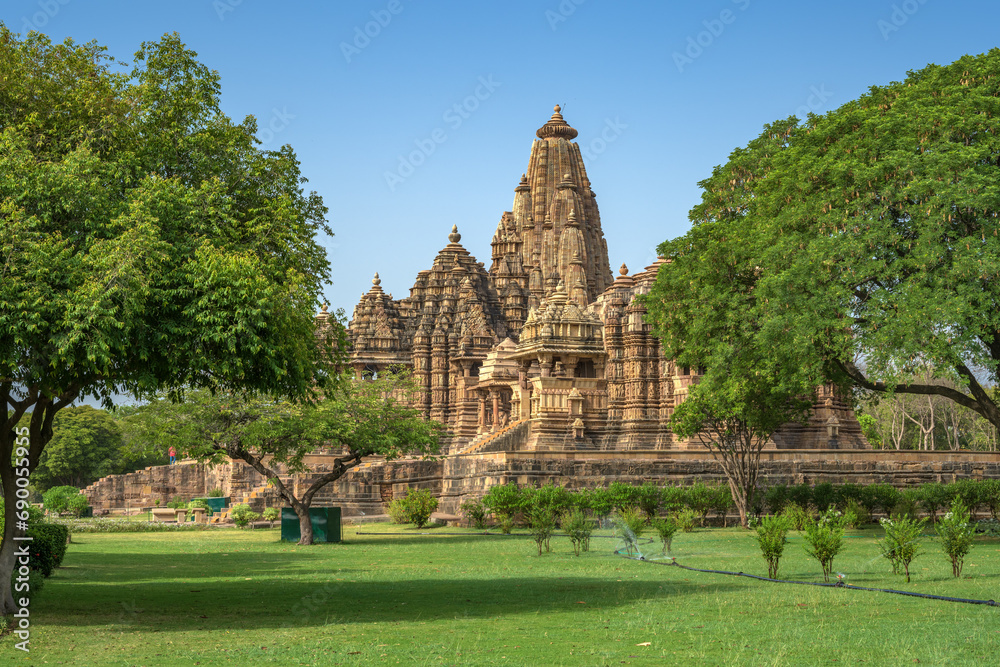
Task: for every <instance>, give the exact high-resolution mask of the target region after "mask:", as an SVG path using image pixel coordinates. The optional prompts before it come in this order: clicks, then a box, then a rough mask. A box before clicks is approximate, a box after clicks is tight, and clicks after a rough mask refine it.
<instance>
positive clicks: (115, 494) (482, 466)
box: [85, 449, 1000, 517]
mask: <svg viewBox="0 0 1000 667" xmlns="http://www.w3.org/2000/svg"><path fill="white" fill-rule="evenodd" d="M308 462H309V464H310V465H312V466H313V467H314V468H320V467H323V466H324V464H325V463H327V462H332V456H329V455H313V456H311V457H309V460H308ZM317 474H319V473H317ZM998 477H1000V453H998V452H968V451H957V452H956V451H896V450H840V449H829V450H827V449H805V450H795V449H770V450H764V451H763V452H762V453H761V481H762V484H764V485H770V484H801V483H808V484H816V483H820V482H831V483H834V484H843V483H854V484H872V483H876V482H884V483H889V484H892V485H894V486H897V487H901V488H905V487H908V486H914V485H919V484H923V483H924V482H953V481H956V480H959V479H984V478H998ZM285 480H286V481H291V482H292V483H293V484H295V485H296V486H305V485H306V484H308V482H309V480H310V475H291V476H287V477H285ZM615 481H622V482H626V483H632V484H641V483H644V482H654V483H658V484H691V483H693V482H695V481H703V482H708V483H712V482H719V483H724V482H725V475H724V474H723V472H722V469H721V467H720V466H719V464H718V463H717V462H716V461H715V460H714V459H713V458H712V456H711V454H710V453H709V452H707V451H698V450H649V449H647V450H642V449H636V450H629V451H627V452H622V451H596V450H592V451H581V450H578V449H569V450H558V449H550V450H544V451H495V452H481V451H477V452H471V453H467V454H453V455H448V456H445V457H442V458H440V459H438V460H422V459H403V460H398V461H392V462H388V463H387V462H384V461H380V460H377V459H375V460H369V461H365V462H364V463H362V464H361V465H360V466H358V467H357V468H354V469H352V470H351V471H350V472H349V473H348V474H347V475H345V476H344V477H343V478H341V479H340V480H339V481H337V482H336V483H334V484H330V485H328V486H327V487H326V488H325V489H324V490H323V491H322V492H321V493H320V495H319V496H318V497H317V499H316V501H315V502H316V504H317V505H336V506H339V507H342V508H343V516H345V517H363V516H371V515H380V514H383V513H384V509H383V507H384V503H385V502H388V501H389V500H391V499H393V498H398V497H401V496H403V495H405V494H406V491H407V490H408V489H410V488H423V489H427V490H429V491H430V492H431V493H433V494H434V495H435V496H437V497H438V498H439V499H440V503H441V504H440V506H439V511H440V512H442V513H444V514H452V515H455V514H460V506H461V504H462V502H463V501H465V500H467V499H471V498H479V497H482V495H484V494H485V493H486V491H487V490H488V489H489V488H490V487H491V486H493V485H495V484H506V483H508V482H516V483H517V484H520V485H530V486H540V485H542V484H546V483H554V484H558V485H560V486H567V487H569V488H574V489H577V488H593V487H600V486H606V485H608V484H610V483H611V482H615ZM214 488H221V489H222V490H223V492H224V493H225V494H226V495H228V496H230V497H232V502H233V503H234V504H235V503H239V502H247V503H249V504H250V505H251V506H252V507H253V508H254V509H255V510H257V511H260V510H262V509H263V508H264V507H280V506H282V505H284V502H283V501H282V500H281V498H279V497H278V496H277V494H276V493H274V490H273V488H272V487H269V486H268V485H267V483H266V480H265V479H264V478H263V477H261V476H260V475H259V473H257V472H256V471H255V470H253V469H252V468H250V467H249V466H247V465H245V464H244V463H242V462H239V461H235V462H231V463H226V464H223V465H219V466H215V467H214V468H210V467H208V466H206V465H203V464H198V463H193V462H188V463H183V462H182V463H179V464H177V465H172V466H153V467H150V468H146V469H145V470H140V471H137V472H134V473H128V474H125V475H112V476H110V477H106V478H104V479H102V480H100V481H98V482H95V483H94V484H92V485H91V486H90V487H88V488H87V489H86V490H85V493H86V495H87V497H88V499H89V501H90V503H91V504H92V505H93V506H94V508H95V509H99V510H100V509H117V508H123V507H126V506H131V507H137V506H149V505H152V504H153V503H154V501H155V500H160V501H161V504H162V503H163V502H164V501H166V500H169V499H171V498H173V497H174V496H182V497H184V498H191V497H196V496H204V495H206V494H207V493H208V492H209V491H210V490H211V489H214Z"/></svg>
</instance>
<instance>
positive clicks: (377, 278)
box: [372, 271, 382, 287]
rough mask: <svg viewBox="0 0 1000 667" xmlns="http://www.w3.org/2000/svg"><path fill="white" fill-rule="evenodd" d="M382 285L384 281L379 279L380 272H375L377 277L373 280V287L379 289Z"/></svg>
mask: <svg viewBox="0 0 1000 667" xmlns="http://www.w3.org/2000/svg"><path fill="white" fill-rule="evenodd" d="M381 284H382V279H381V278H379V277H378V271H376V272H375V277H374V278H372V285H374V286H375V287H378V286H379V285H381Z"/></svg>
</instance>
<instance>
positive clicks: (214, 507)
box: [198, 496, 229, 514]
mask: <svg viewBox="0 0 1000 667" xmlns="http://www.w3.org/2000/svg"><path fill="white" fill-rule="evenodd" d="M198 500H204V501H205V502H206V503H208V511H209V512H212V513H213V514H216V513H218V512H221V511H222V510H223V509H225V508H226V507H228V506H229V497H228V496H227V497H225V498H199V499H198Z"/></svg>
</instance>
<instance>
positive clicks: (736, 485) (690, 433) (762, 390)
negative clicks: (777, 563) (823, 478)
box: [671, 370, 808, 528]
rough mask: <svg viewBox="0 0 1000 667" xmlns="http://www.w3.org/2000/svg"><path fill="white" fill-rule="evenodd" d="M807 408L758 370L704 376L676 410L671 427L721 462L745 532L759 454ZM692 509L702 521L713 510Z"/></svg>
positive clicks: (708, 506) (706, 506)
mask: <svg viewBox="0 0 1000 667" xmlns="http://www.w3.org/2000/svg"><path fill="white" fill-rule="evenodd" d="M806 409H808V403H807V402H806V401H804V400H802V399H801V398H799V396H798V395H797V393H789V392H788V391H783V390H782V389H781V388H780V387H778V386H776V385H772V384H771V383H770V382H769V381H768V379H767V377H766V375H765V374H764V373H763V371H762V370H758V371H757V374H756V375H754V374H753V371H750V370H748V371H747V373H746V374H744V373H732V374H726V375H706V376H705V378H703V381H702V382H700V383H699V384H698V385H697V386H695V387H694V388H693V389H692V390H691V392H690V393H689V394H688V397H687V399H686V400H685V401H684V402H683V403H681V404H680V406H678V407H677V409H676V410H674V414H673V417H672V418H671V426H672V428H673V430H674V433H675V434H676V435H678V436H680V437H682V438H691V439H692V440H694V441H696V442H700V443H701V444H702V445H703V446H704V447H706V448H707V449H708V450H709V451H710V452H711V453H712V456H713V458H715V460H716V461H718V462H719V464H720V465H721V467H722V470H723V472H725V474H726V480H727V481H728V483H729V491H730V493H731V494H732V498H733V504H734V505H735V506H736V511H737V512H739V515H740V524H741V525H742V526H743V527H744V528H747V527H749V515H750V513H751V510H752V507H753V501H754V494H755V493H757V491H758V489H757V481H758V477H759V472H760V452H761V450H762V449H763V448H764V445H765V444H767V441H768V439H769V438H770V437H771V434H772V433H773V432H774V431H775V430H776V429H777V428H778V427H779V426H781V425H782V424H784V423H786V422H787V421H789V420H790V419H792V418H796V417H799V416H801V415H802V414H803V413H804V411H805V410H806ZM704 495H705V496H706V503H704V504H702V503H700V502H699V506H698V507H695V508H694V509H695V510H696V511H698V512H699V513H700V514H701V515H702V517H704V514H705V513H707V512H708V510H709V509H711V507H712V503H711V500H710V494H708V493H706V494H704Z"/></svg>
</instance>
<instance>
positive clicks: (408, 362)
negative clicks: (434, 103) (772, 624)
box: [86, 107, 945, 516]
mask: <svg viewBox="0 0 1000 667" xmlns="http://www.w3.org/2000/svg"><path fill="white" fill-rule="evenodd" d="M536 135H537V139H536V140H535V142H534V143H533V144H532V147H531V155H530V156H529V158H528V166H527V169H526V170H525V172H524V174H522V175H521V176H520V178H518V177H517V176H516V175H512V179H511V184H512V185H513V190H514V201H513V204H512V205H511V210H509V211H504V212H503V213H501V215H500V220H499V222H498V223H497V225H496V231H495V232H494V233H493V238H492V241H491V243H490V248H491V253H490V255H491V256H490V257H489V268H487V266H486V264H485V263H484V262H481V261H479V260H477V259H476V258H475V257H473V256H472V254H470V253H469V251H468V250H466V249H465V247H464V246H463V245H462V235H461V234H460V233H459V230H458V229H457V227H452V228H451V231H450V233H449V231H448V230H447V229H442V230H441V241H442V243H444V241H445V240H447V244H445V245H444V247H442V248H441V250H440V252H438V253H437V255H436V256H435V257H433V258H428V260H429V262H428V263H429V268H428V269H426V270H424V271H420V272H419V273H418V274H417V275H416V278H415V280H414V282H413V286H412V287H411V288H410V292H409V295H408V296H405V297H403V298H401V299H396V298H393V296H392V295H391V294H389V293H387V291H386V289H385V288H384V287H383V286H382V280H381V279H380V278H379V275H378V273H374V271H376V270H378V268H379V267H377V266H373V267H372V271H373V273H374V277H373V279H372V287H371V289H370V290H369V291H368V292H367V293H366V294H364V295H362V297H361V300H360V302H359V303H358V304H357V306H356V307H355V309H354V315H353V317H352V319H351V322H350V326H349V331H348V334H349V337H350V341H351V345H352V349H351V353H350V363H351V366H352V368H353V370H354V373H355V375H356V377H357V379H358V381H363V380H364V378H365V377H369V376H371V375H373V374H376V373H380V372H384V371H386V370H387V369H390V368H392V367H395V366H404V367H407V368H409V369H411V370H412V373H413V377H414V378H415V379H416V381H417V382H418V383H419V384H420V386H421V387H422V389H423V391H422V392H420V398H419V399H418V401H417V403H418V404H417V407H418V408H419V409H420V410H421V411H422V412H423V413H424V414H425V415H426V416H427V417H428V418H431V419H436V420H438V421H441V422H443V423H444V424H446V425H447V427H448V432H449V435H448V437H447V439H446V441H445V442H444V443H443V446H442V453H443V454H444V456H442V457H440V458H438V459H434V460H422V459H418V458H409V459H402V460H395V461H390V462H386V461H382V460H377V459H376V460H371V461H366V462H364V463H363V464H361V465H360V466H358V467H357V468H354V469H352V470H351V471H350V472H349V473H348V474H346V475H345V476H344V477H342V478H341V479H340V480H338V481H337V482H335V483H333V484H330V485H328V486H327V487H325V488H324V490H323V491H322V492H321V493H320V496H319V498H317V500H316V501H315V503H314V504H317V506H318V505H321V504H333V505H337V506H340V507H342V508H343V510H344V513H345V516H349V515H359V514H369V515H371V514H382V513H383V511H384V510H383V503H384V502H385V501H387V500H389V499H391V498H392V497H393V496H394V495H395V496H399V495H402V494H405V493H406V490H407V489H408V488H412V487H421V488H425V489H428V490H429V491H431V492H432V493H433V494H434V495H435V496H438V497H439V498H440V501H441V505H440V508H441V509H442V510H443V511H444V512H451V513H455V512H457V511H458V508H459V507H460V504H461V502H462V501H463V500H464V499H465V498H472V497H478V496H481V495H482V494H483V493H484V492H485V491H486V489H488V488H489V487H490V486H492V485H494V484H503V483H507V482H517V483H519V484H531V485H537V484H541V483H544V482H554V483H556V484H559V485H565V486H572V487H592V486H599V485H606V484H608V483H610V482H612V481H618V480H621V481H626V482H631V483H640V482H645V481H654V482H658V483H675V484H678V483H681V484H683V483H689V482H692V481H694V480H715V481H722V480H724V475H723V474H722V470H721V468H720V467H719V466H718V464H717V463H715V462H714V461H713V460H712V457H711V455H710V454H709V453H708V452H707V451H706V450H705V449H704V448H703V447H702V446H701V445H700V444H689V443H687V442H685V441H682V440H680V439H678V438H676V437H674V435H673V433H671V430H670V416H671V415H672V414H673V411H674V408H676V407H677V405H679V404H680V403H681V401H683V400H684V398H685V396H686V395H687V393H688V389H689V387H691V385H692V384H693V383H696V382H697V381H698V371H697V369H693V368H685V367H678V366H675V365H674V363H673V362H671V361H670V360H668V359H664V358H663V355H662V352H661V346H660V342H659V341H658V340H657V339H656V338H655V337H654V336H653V335H652V333H651V327H650V325H648V324H647V323H646V320H645V314H646V311H645V309H644V308H643V306H642V303H641V301H640V300H639V299H637V298H636V297H638V296H639V295H642V294H645V293H647V292H648V291H649V289H650V287H651V286H652V285H653V283H654V281H655V280H656V276H657V272H658V271H659V270H660V268H661V267H662V266H664V265H665V261H664V260H662V259H659V260H657V261H656V262H654V263H653V264H652V265H651V266H647V267H644V268H643V269H641V270H639V271H630V270H629V269H628V267H626V266H625V265H624V264H623V265H621V268H620V269H618V271H617V275H613V274H612V270H611V261H610V258H609V253H608V246H607V243H606V242H605V239H604V231H603V229H602V221H601V214H600V211H599V210H598V207H597V199H596V196H595V194H594V190H593V188H592V187H591V183H590V178H589V177H588V176H587V169H586V166H585V165H584V164H583V157H582V155H581V152H580V148H579V146H578V145H577V144H576V143H574V141H573V140H574V139H575V138H576V136H577V131H576V130H575V129H573V128H572V127H570V125H569V124H568V123H567V122H566V121H565V120H564V119H563V117H562V114H561V113H560V109H559V107H556V108H555V113H553V114H552V117H551V118H550V119H549V121H548V122H547V123H545V124H544V125H542V127H540V128H539V129H538V131H537V132H536ZM616 224H627V223H622V222H620V221H619V222H617V223H616ZM475 228H483V225H481V224H478V225H475ZM327 318H329V315H328V314H327V313H326V312H323V313H320V314H319V316H318V317H317V325H318V326H323V325H324V322H325V320H326V319H327ZM814 408H815V409H814V410H813V413H812V416H811V418H810V419H809V421H808V422H807V423H804V424H787V425H786V426H784V427H783V428H782V429H781V430H779V432H777V433H775V434H774V435H773V436H772V440H773V442H772V443H771V446H770V449H771V451H770V452H765V453H764V460H763V461H762V467H763V469H762V474H763V475H765V476H766V477H767V478H768V479H769V480H772V481H775V480H777V481H783V482H789V483H799V482H802V481H806V480H820V481H830V480H838V481H858V482H871V481H882V480H883V479H886V477H885V475H887V474H896V473H892V472H890V471H891V469H892V468H891V464H890V467H889V468H886V465H887V464H886V463H885V462H884V461H882V460H881V459H878V458H872V459H864V460H861V459H857V457H854V458H855V459H857V460H845V459H844V457H847V456H848V455H849V454H859V455H862V454H865V453H864V452H861V451H857V450H860V449H862V448H865V447H866V446H867V444H866V442H865V440H864V438H863V436H862V434H861V429H860V427H859V425H858V422H857V419H855V417H854V414H853V412H852V411H851V409H850V406H848V405H846V404H845V403H844V402H843V401H842V400H841V398H840V397H839V396H837V395H836V394H835V393H834V392H833V391H831V390H829V389H828V388H826V387H819V388H817V390H816V396H815V403H814ZM845 450H855V451H845ZM331 456H332V455H331V454H330V452H325V453H324V452H322V451H317V452H314V453H313V454H311V455H310V458H311V461H312V463H311V465H312V466H313V472H311V473H298V474H296V475H290V476H289V483H291V480H292V477H295V483H297V484H299V483H302V484H308V483H309V482H310V480H311V479H312V477H314V476H315V475H321V474H323V473H324V471H326V470H327V469H328V468H327V467H326V466H327V465H328V458H327V457H331ZM331 460H332V459H331ZM934 465H937V464H934ZM907 470H910V469H907ZM906 474H911V472H907V473H906ZM921 474H924V475H928V476H930V477H928V478H927V479H938V481H940V480H939V478H940V476H941V475H944V474H945V473H944V472H942V470H937V471H935V470H926V471H924V472H922V473H921ZM934 475H937V477H934ZM213 488H222V489H223V490H224V492H225V493H226V495H232V496H233V500H234V502H246V503H250V504H251V506H252V507H254V509H255V510H258V511H259V510H261V509H263V507H265V506H277V505H280V504H282V501H281V499H280V498H278V497H277V495H276V492H275V490H274V488H273V487H271V486H269V485H268V484H267V480H266V479H264V478H263V477H262V476H261V475H260V474H259V473H258V472H257V471H255V470H253V469H252V468H250V467H249V466H246V465H245V464H243V463H242V462H240V461H236V460H234V461H231V462H229V463H227V464H224V465H221V466H217V467H215V468H211V467H209V466H205V465H201V464H195V463H187V464H184V465H176V466H153V467H151V468H148V469H146V470H143V471H138V472H135V473H129V474H127V475H111V476H109V477H106V478H104V479H103V480H100V481H99V482H97V483H95V484H94V485H92V486H91V487H90V488H88V489H87V490H86V493H87V495H88V498H89V499H90V502H91V503H92V504H93V505H94V506H95V507H122V506H125V505H126V504H127V503H132V504H133V506H135V505H136V504H142V503H145V504H147V505H148V504H152V502H153V500H154V498H155V499H164V498H171V497H175V495H177V494H181V495H183V494H187V496H189V497H191V496H195V495H204V494H205V493H207V491H208V490H209V489H213Z"/></svg>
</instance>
